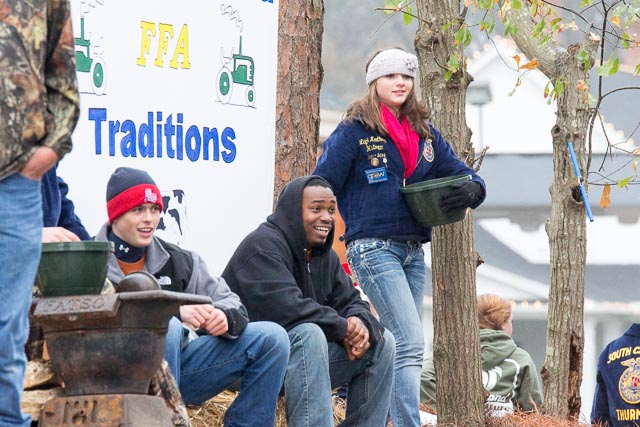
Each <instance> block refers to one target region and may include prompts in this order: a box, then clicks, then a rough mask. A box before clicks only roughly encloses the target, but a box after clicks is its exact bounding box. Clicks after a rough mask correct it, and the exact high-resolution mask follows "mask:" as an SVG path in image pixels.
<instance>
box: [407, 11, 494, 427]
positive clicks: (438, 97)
mask: <svg viewBox="0 0 640 427" xmlns="http://www.w3.org/2000/svg"><path fill="white" fill-rule="evenodd" d="M417 9H418V12H417V13H418V17H419V21H420V23H419V28H418V32H417V34H416V40H415V44H416V52H417V54H418V57H419V59H420V86H421V87H422V94H423V99H425V100H426V102H427V105H429V107H430V108H431V110H432V117H433V123H434V125H435V127H436V128H437V129H438V130H439V131H441V132H442V134H443V136H444V137H445V139H446V140H447V141H448V142H449V143H451V145H452V147H453V149H454V150H455V151H456V153H458V156H459V157H460V158H461V159H463V160H465V161H467V163H470V161H472V160H473V156H474V151H473V146H472V145H471V142H470V138H471V131H470V130H469V128H468V127H467V124H466V121H465V97H466V89H467V86H468V84H469V81H470V80H469V78H470V77H469V76H468V75H467V74H466V71H465V67H464V66H462V67H461V69H462V70H463V71H461V72H458V73H456V74H455V75H454V76H453V77H452V78H451V79H450V80H449V81H448V82H445V79H444V71H445V70H444V69H443V68H442V66H439V65H438V64H446V63H447V60H448V58H449V56H450V55H455V54H460V56H461V57H462V47H461V46H455V45H454V38H453V33H454V31H456V29H457V28H453V27H456V26H455V25H454V26H452V28H450V29H449V30H447V31H446V32H441V31H440V29H441V28H442V26H443V25H444V24H445V23H448V22H462V19H461V17H460V16H459V13H458V10H459V2H457V1H448V0H418V1H417ZM478 258H479V257H478V255H477V254H476V253H475V251H474V249H473V219H472V216H471V211H469V213H468V214H467V217H466V219H465V220H464V221H461V222H457V223H453V224H449V225H445V226H439V227H435V228H434V229H433V239H432V243H431V266H432V273H433V274H432V280H433V324H434V334H433V337H434V338H433V349H434V351H433V353H434V354H433V356H434V366H435V370H436V399H437V401H438V425H442V426H449V425H456V426H466V427H476V426H478V427H479V426H483V425H484V389H483V387H482V376H481V369H482V365H481V362H480V344H479V342H480V339H479V333H478V331H479V328H478V316H477V312H476V310H475V307H476V282H475V277H476V276H475V272H476V271H475V270H476V266H477V265H478V262H479V259H478Z"/></svg>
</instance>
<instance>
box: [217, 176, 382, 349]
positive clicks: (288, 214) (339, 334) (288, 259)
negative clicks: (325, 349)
mask: <svg viewBox="0 0 640 427" xmlns="http://www.w3.org/2000/svg"><path fill="white" fill-rule="evenodd" d="M311 178H312V177H311V176H305V177H301V178H296V179H294V180H293V181H291V182H290V183H288V184H287V185H286V186H285V187H284V188H283V189H282V192H281V193H280V196H279V197H278V203H277V205H276V208H275V211H274V212H273V214H272V215H270V216H269V217H268V218H267V221H266V222H264V223H262V224H261V225H260V226H259V227H258V228H257V229H256V230H254V231H253V232H251V233H250V234H249V235H248V236H247V237H245V238H244V240H243V241H242V242H241V243H240V246H238V248H237V249H236V251H235V253H234V254H233V256H232V257H231V259H230V260H229V263H228V264H227V267H226V268H225V270H224V272H223V273H222V277H224V279H225V280H226V282H227V284H228V285H229V287H230V288H231V290H233V291H234V292H235V293H236V294H238V295H239V296H240V299H241V300H242V302H243V304H244V305H245V307H246V308H247V310H248V311H249V317H250V319H251V320H252V321H256V320H270V321H272V322H275V323H278V324H280V325H282V326H283V327H284V328H285V329H287V330H290V329H292V328H293V327H295V326H297V325H299V324H302V323H315V324H317V325H318V326H320V328H322V331H323V332H324V334H325V336H326V337H327V340H328V341H334V342H340V343H341V342H342V341H343V340H344V337H345V334H346V331H347V320H346V319H347V317H351V316H358V317H359V318H360V319H361V320H362V321H363V322H364V324H365V326H366V327H367V329H368V330H369V342H370V344H371V346H372V347H373V346H375V344H376V343H377V342H378V340H380V339H381V337H382V333H383V332H384V329H383V327H382V325H381V324H380V323H379V322H378V321H377V320H376V318H375V317H374V316H373V315H372V314H371V311H370V310H369V305H368V303H367V302H365V301H363V300H362V299H361V298H360V293H359V292H358V290H357V289H355V288H354V287H353V284H352V283H351V280H350V279H349V277H348V276H347V275H346V273H345V272H344V270H343V269H342V265H341V264H340V259H339V258H338V254H336V252H335V251H334V250H333V249H331V244H332V242H333V234H334V229H332V230H331V231H330V232H329V236H328V237H327V240H326V242H325V244H324V245H323V246H319V247H314V248H313V249H312V253H311V260H310V261H309V262H307V257H306V253H307V248H306V246H307V243H306V234H305V231H304V224H303V221H302V191H303V190H304V187H305V186H306V184H307V182H309V180H310V179H311ZM327 186H328V184H327Z"/></svg>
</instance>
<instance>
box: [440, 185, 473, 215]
mask: <svg viewBox="0 0 640 427" xmlns="http://www.w3.org/2000/svg"><path fill="white" fill-rule="evenodd" d="M480 197H482V186H481V185H480V184H478V183H477V182H475V181H467V182H464V183H461V184H455V185H453V186H452V187H451V190H449V191H447V192H446V193H444V194H443V195H442V196H441V197H440V207H441V208H442V210H444V211H445V212H446V213H447V214H449V213H450V212H455V211H459V210H460V209H466V208H469V207H471V206H474V205H475V203H476V202H477V201H478V200H480Z"/></svg>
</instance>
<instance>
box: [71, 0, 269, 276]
mask: <svg viewBox="0 0 640 427" xmlns="http://www.w3.org/2000/svg"><path fill="white" fill-rule="evenodd" d="M71 6H72V9H71V12H72V15H73V26H74V27H73V31H74V37H75V49H76V59H77V71H78V85H79V88H80V92H81V113H80V119H79V122H78V126H77V127H76V130H75V132H74V134H73V146H74V148H73V151H72V153H71V154H69V155H67V156H66V157H65V158H64V159H63V160H62V162H61V163H60V167H59V168H58V173H59V175H60V176H61V177H62V178H63V179H64V180H65V181H66V182H67V183H68V184H69V187H70V193H69V197H70V198H71V199H72V200H73V202H74V203H75V205H76V210H77V213H78V215H79V216H80V218H81V219H82V221H83V223H84V224H85V226H86V228H87V230H88V231H89V233H90V234H92V235H94V234H95V233H96V232H97V231H98V229H99V228H100V226H101V225H102V224H103V223H104V222H105V221H106V220H107V213H106V199H105V198H106V196H105V192H106V184H107V181H108V179H109V176H110V175H111V173H112V172H113V171H114V170H115V169H116V168H117V167H120V166H127V167H133V168H138V169H143V170H146V171H147V172H149V174H150V175H151V176H152V177H153V178H154V180H155V181H156V183H157V185H158V187H159V188H160V190H161V191H162V193H163V196H165V197H164V198H163V199H164V200H165V205H167V206H166V208H165V212H164V213H163V217H162V221H161V224H160V227H159V230H158V235H159V236H160V237H163V238H166V240H168V241H172V242H174V243H178V244H180V246H182V247H185V248H187V249H193V250H195V251H197V252H199V253H200V254H201V255H202V256H203V257H204V258H205V260H206V261H207V263H208V265H209V269H210V271H211V272H212V274H220V273H221V272H222V269H223V268H224V266H225V265H226V262H227V261H228V259H229V257H230V256H231V254H232V253H233V251H234V250H235V248H236V246H237V245H238V243H239V242H240V241H241V240H242V238H244V236H245V235H246V234H247V233H249V232H250V231H251V230H253V229H254V228H255V227H257V226H258V224H259V223H260V222H262V221H264V219H265V218H266V216H267V215H268V214H269V213H270V212H271V207H272V197H273V173H274V170H273V169H274V166H273V164H274V140H275V102H276V101H275V100H276V74H277V23H278V2H277V0H234V1H221V0H184V1H179V2H176V1H169V0H135V1H131V2H122V1H116V0H72V5H71Z"/></svg>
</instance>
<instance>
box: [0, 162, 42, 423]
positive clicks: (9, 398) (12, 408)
mask: <svg viewBox="0 0 640 427" xmlns="http://www.w3.org/2000/svg"><path fill="white" fill-rule="evenodd" d="M0 201H1V202H0V427H9V426H11V427H28V426H30V425H31V418H30V417H29V416H28V415H23V414H22V412H21V411H20V399H21V396H22V388H23V381H24V371H25V367H26V363H27V356H26V354H25V351H24V346H25V344H26V343H27V338H28V336H29V317H28V316H29V308H30V306H31V289H32V288H33V283H34V281H35V278H36V272H37V270H38V264H39V263H40V252H41V241H42V200H41V195H40V181H34V180H32V179H29V178H26V177H24V176H23V175H21V174H19V173H15V174H13V175H11V176H9V177H7V178H5V179H3V180H1V181H0Z"/></svg>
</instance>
